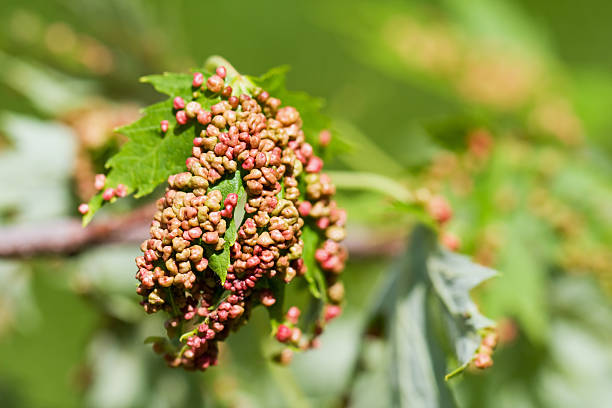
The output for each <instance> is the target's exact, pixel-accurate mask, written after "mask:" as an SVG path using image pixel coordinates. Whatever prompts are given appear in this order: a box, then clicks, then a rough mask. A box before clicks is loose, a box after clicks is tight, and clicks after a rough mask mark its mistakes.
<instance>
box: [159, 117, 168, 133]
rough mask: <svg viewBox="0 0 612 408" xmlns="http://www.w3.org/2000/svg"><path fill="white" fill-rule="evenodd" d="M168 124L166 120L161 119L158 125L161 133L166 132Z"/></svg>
mask: <svg viewBox="0 0 612 408" xmlns="http://www.w3.org/2000/svg"><path fill="white" fill-rule="evenodd" d="M168 126H169V123H168V121H167V120H162V121H161V122H159V127H160V128H161V131H162V132H163V133H166V132H167V131H168Z"/></svg>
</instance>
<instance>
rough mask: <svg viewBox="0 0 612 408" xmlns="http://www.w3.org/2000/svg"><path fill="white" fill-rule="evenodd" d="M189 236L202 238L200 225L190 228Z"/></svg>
mask: <svg viewBox="0 0 612 408" xmlns="http://www.w3.org/2000/svg"><path fill="white" fill-rule="evenodd" d="M189 236H190V237H191V238H193V239H196V238H200V237H201V236H202V229H201V228H200V227H194V228H192V229H190V230H189Z"/></svg>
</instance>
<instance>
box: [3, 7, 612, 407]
mask: <svg viewBox="0 0 612 408" xmlns="http://www.w3.org/2000/svg"><path fill="white" fill-rule="evenodd" d="M330 3H331V4H330ZM279 10H281V11H282V13H279ZM586 10H598V12H596V13H595V12H591V13H588V12H587V11H586ZM2 11H3V13H1V16H0V22H1V23H2V24H1V25H0V73H1V74H2V75H0V111H1V119H0V121H1V122H0V174H1V175H0V180H2V181H1V185H2V188H3V194H2V195H1V196H0V222H1V223H2V224H5V225H17V224H27V223H35V222H39V221H41V220H44V219H49V218H58V219H59V218H62V217H67V216H75V215H76V214H75V211H74V208H75V207H76V204H77V203H78V202H80V200H82V199H88V198H89V197H90V195H91V193H92V192H91V191H90V190H89V191H88V190H87V188H88V187H87V183H90V182H91V176H92V175H93V174H94V173H95V172H98V171H101V170H102V168H103V167H102V166H103V163H104V162H105V161H106V159H107V158H108V157H109V156H110V154H112V153H113V152H115V151H116V149H117V145H119V144H121V143H122V142H123V140H121V139H117V137H116V136H111V135H110V131H109V129H112V128H114V127H116V126H119V125H123V124H125V123H128V122H130V121H132V120H133V119H135V118H136V117H137V111H136V107H137V106H142V105H145V104H150V103H152V102H157V101H159V98H158V97H157V96H156V95H155V94H154V92H152V91H151V90H150V89H149V88H150V87H149V86H146V85H142V84H139V83H138V82H137V81H136V79H137V78H139V77H141V76H143V75H147V74H151V73H154V72H162V71H173V70H174V71H181V72H187V70H188V69H189V68H190V67H194V66H199V65H200V64H202V63H203V61H204V59H205V57H206V56H208V55H211V54H222V55H224V56H225V57H227V58H228V59H229V60H230V61H232V63H234V64H235V66H236V67H238V69H240V70H241V71H243V72H248V73H254V74H261V73H264V72H266V71H267V70H268V69H270V68H271V67H273V66H278V65H283V64H289V65H290V66H291V71H290V74H289V76H288V86H289V88H290V89H303V90H305V91H307V92H308V93H310V94H312V95H316V96H319V97H322V98H324V99H325V100H326V101H327V105H326V107H325V112H326V113H327V114H328V115H329V116H330V117H332V118H333V119H334V123H333V130H334V131H337V132H339V133H340V134H343V135H344V138H345V139H346V141H347V143H348V144H349V145H350V148H349V150H348V151H346V149H345V148H344V147H343V148H342V149H340V150H341V151H342V152H343V153H342V154H338V155H334V156H333V157H330V158H329V159H330V163H329V164H328V166H330V165H331V166H332V168H334V169H336V170H338V171H342V173H337V175H338V176H340V175H346V174H347V172H360V173H359V174H361V172H367V174H370V175H371V174H373V173H374V174H378V175H384V176H390V177H391V178H393V179H394V181H396V182H398V183H399V184H400V185H401V186H403V187H404V188H406V187H407V188H410V189H414V188H418V187H421V186H427V187H428V188H430V189H431V190H432V191H436V192H440V193H443V194H445V195H446V196H448V197H449V198H450V200H451V202H452V204H453V207H454V209H455V218H454V219H453V221H452V222H451V224H450V225H449V226H448V230H449V231H451V232H453V233H455V234H456V235H457V236H459V237H460V238H461V241H462V248H461V252H463V253H466V254H468V255H470V256H473V257H474V258H475V259H476V260H477V261H479V262H481V263H484V264H486V265H489V266H492V267H494V268H496V269H498V270H500V271H501V276H499V277H497V278H495V279H493V280H492V281H491V282H489V283H487V284H485V285H483V286H482V287H481V288H479V289H478V290H477V291H476V292H475V296H476V299H477V303H478V304H479V306H480V309H481V310H482V311H483V312H485V314H487V315H489V316H490V315H492V316H494V317H495V318H496V319H498V320H499V322H500V327H501V329H502V339H503V343H502V345H501V347H500V350H499V351H498V352H497V353H496V354H495V365H494V367H493V368H491V369H490V370H488V371H487V372H484V373H482V375H480V373H472V372H469V373H467V374H465V375H463V376H462V377H460V378H457V379H452V380H451V382H450V385H451V388H452V395H450V394H444V395H445V398H448V401H452V402H449V404H450V403H456V404H458V405H459V406H470V407H479V406H482V407H489V406H501V407H506V406H508V407H515V406H527V407H530V406H532V407H543V406H546V407H565V406H567V407H574V406H577V405H582V406H604V405H606V404H605V402H608V403H610V402H611V401H612V396H611V395H610V390H609V387H606V380H607V379H608V378H609V377H610V372H611V371H610V370H611V369H612V368H611V367H612V344H610V342H609V333H610V332H611V330H612V328H610V321H611V320H610V297H609V296H610V291H611V290H612V266H611V265H612V262H610V261H611V259H610V258H611V255H610V250H609V248H610V244H612V236H611V235H612V228H611V226H612V207H611V205H610V202H612V201H611V200H610V199H611V198H612V182H611V181H610V180H612V177H610V176H611V175H612V168H611V166H610V163H612V161H611V158H612V139H611V138H610V137H609V132H610V131H612V116H611V115H610V114H609V110H610V106H611V105H612V72H611V71H610V70H611V69H612V60H610V58H611V57H610V55H609V53H608V52H607V51H606V50H607V48H606V46H607V44H606V42H605V41H603V40H602V39H605V38H610V36H611V35H612V33H611V32H610V30H612V28H610V25H609V24H607V21H608V20H609V17H610V13H612V9H611V8H610V5H608V4H607V3H606V2H603V1H601V0H589V1H588V2H586V3H583V4H581V5H580V6H578V5H575V4H574V3H570V2H561V3H559V2H552V1H548V0H538V1H535V2H527V1H521V2H511V1H485V0H478V1H469V2H465V1H460V0H438V1H435V2H424V1H411V2H396V1H382V2H380V1H377V2H373V1H372V2H366V1H351V2H348V1H338V2H324V1H309V2H305V3H301V4H298V5H292V6H289V5H288V4H287V3H286V2H248V1H239V2H234V3H232V7H231V8H230V7H229V6H222V7H218V8H216V7H213V5H212V4H209V3H204V2H199V1H195V0H192V1H180V2H161V1H144V0H141V1H132V2H124V1H119V0H112V1H94V2H86V3H83V2H76V1H42V0H34V1H31V2H28V3H27V4H25V3H23V2H19V1H14V0H7V1H4V2H3V4H2ZM348 174H350V173H348ZM15 175H17V177H16V176H15ZM17 179H18V180H19V182H15V181H14V180H17ZM363 180H367V179H363ZM336 182H337V183H338V185H339V190H340V197H339V200H340V201H341V205H342V206H344V207H346V208H348V210H349V219H350V220H351V226H352V227H353V231H354V232H353V234H352V236H354V237H357V238H359V239H362V240H363V239H367V237H376V239H380V240H385V239H388V237H391V238H392V240H393V239H396V240H401V239H402V238H404V237H405V236H406V235H407V233H408V231H410V230H411V229H412V226H413V225H414V224H415V222H416V220H417V219H418V217H415V214H414V213H413V212H406V211H404V210H405V209H402V208H401V207H398V206H397V205H393V204H392V200H391V199H390V198H389V197H388V195H387V194H385V192H384V189H381V191H382V192H378V193H374V192H371V191H364V190H363V189H360V188H359V186H355V182H354V179H351V178H348V179H346V178H345V179H342V178H341V177H338V178H337V181H336ZM343 185H344V188H343ZM395 198H397V197H395ZM133 205H134V204H133V203H132V202H130V201H126V202H125V203H123V204H118V206H117V207H119V208H110V209H109V210H108V211H111V212H112V211H117V212H120V211H122V210H125V209H128V208H130V207H131V206H133ZM121 206H123V208H121ZM363 236H365V237H366V238H364V237H363ZM370 239H372V238H370ZM137 252H138V250H137V248H136V247H134V248H129V247H121V246H116V245H107V246H101V247H99V248H96V249H93V250H90V251H87V252H86V253H83V254H80V255H78V256H75V257H65V258H52V259H51V258H34V259H32V260H28V261H11V260H0V274H1V276H3V277H4V279H3V282H5V283H3V284H2V285H0V291H1V292H2V295H1V296H0V308H1V310H2V311H1V312H0V345H1V347H0V361H2V364H0V401H2V402H3V406H9V407H10V406H19V407H20V406H31V407H38V406H41V407H42V406H45V407H48V406H58V407H60V406H61V407H70V406H83V405H87V406H94V407H119V406H159V407H164V406H177V405H185V404H187V403H191V404H194V403H197V401H202V403H205V404H208V405H212V406H217V405H218V406H266V407H273V406H279V407H281V406H295V407H300V406H339V405H341V404H342V403H347V404H349V405H350V406H372V404H374V403H381V401H385V399H384V398H386V397H383V395H387V394H385V391H384V390H386V389H388V387H389V383H388V381H389V380H388V378H389V377H388V369H389V367H392V363H393V361H389V360H390V357H389V356H390V354H389V347H390V346H389V344H387V343H385V342H384V341H382V340H381V337H380V330H377V328H376V327H368V324H367V323H368V322H367V316H368V315H369V313H370V310H371V309H370V307H371V305H373V304H375V303H376V301H377V300H378V299H377V297H380V296H381V293H384V287H385V283H386V282H387V280H388V278H389V276H390V274H391V272H390V271H392V270H393V269H392V268H393V266H394V265H396V264H395V263H394V262H395V261H393V260H392V259H391V258H390V257H389V256H388V255H385V254H379V255H374V256H372V255H371V254H362V255H360V254H355V255H354V258H353V260H352V261H351V262H350V263H349V265H348V268H347V271H346V276H347V278H346V292H347V296H348V299H347V306H346V310H345V313H344V314H343V315H342V317H341V318H340V319H339V320H338V321H337V322H335V323H334V324H332V325H330V326H329V332H328V333H326V334H325V336H324V337H323V339H322V343H323V346H322V347H321V349H318V350H316V351H313V352H309V353H306V354H304V355H301V356H296V358H295V361H294V363H293V364H292V366H290V367H289V368H282V367H279V366H277V365H274V364H272V363H267V362H266V363H265V364H262V361H264V358H263V356H268V355H269V354H270V350H268V349H266V347H267V346H266V344H268V343H267V340H268V339H267V336H268V334H269V327H268V323H267V322H266V319H267V318H266V316H265V315H264V313H255V315H254V317H253V321H252V322H251V324H250V325H249V326H246V327H245V328H244V329H243V330H242V331H241V332H239V333H238V334H237V335H236V337H235V338H234V339H232V340H231V341H230V345H229V347H228V348H227V349H226V354H225V355H224V356H223V361H222V363H221V364H222V366H223V368H222V369H221V368H216V369H214V370H211V371H209V372H207V373H206V374H205V375H186V374H184V373H181V372H175V371H172V370H167V369H165V368H164V366H163V364H161V363H159V362H157V360H156V358H155V356H153V355H152V353H151V352H150V350H149V349H148V348H147V347H145V346H143V345H142V343H141V339H142V338H144V337H146V336H148V335H151V334H156V333H153V332H152V331H154V330H155V328H156V327H161V325H160V324H159V322H152V321H151V319H146V318H144V316H143V314H142V313H141V311H140V310H139V309H138V306H137V299H136V296H135V294H134V293H133V289H134V287H135V281H134V280H133V279H132V278H133V270H134V265H133V257H134V256H136V255H137ZM9 282H10V284H9ZM260 312H261V311H260ZM361 333H367V334H366V335H365V337H363V336H362V335H361ZM364 338H365V339H366V341H365V342H364V344H361V343H362V339H364ZM253 339H261V344H260V343H259V340H257V341H254V340H253ZM358 351H360V353H359V354H358V353H357V352H358ZM357 356H359V358H357ZM356 366H358V367H359V368H360V371H359V374H358V375H356V376H355V375H354V372H355V371H354V369H355V367H356ZM370 389H373V390H374V389H375V390H382V391H380V392H379V393H372V392H366V391H364V390H370ZM32 390H36V392H32ZM373 397H374V398H375V399H374V400H373V401H372V400H371V398H373ZM379 398H380V399H379ZM347 401H348V402H347ZM386 401H387V404H388V405H389V406H391V405H392V404H393V400H386ZM368 404H369V405H368Z"/></svg>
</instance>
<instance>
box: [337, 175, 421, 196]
mask: <svg viewBox="0 0 612 408" xmlns="http://www.w3.org/2000/svg"><path fill="white" fill-rule="evenodd" d="M328 174H329V176H330V177H331V178H332V180H333V181H334V183H335V184H336V187H338V188H341V189H345V190H374V191H377V192H379V193H383V194H385V195H388V196H389V197H391V198H394V199H395V200H398V201H401V202H403V203H412V202H413V201H414V196H413V194H412V192H411V191H410V190H408V189H407V188H406V187H405V186H403V185H402V184H400V183H398V182H397V181H395V180H392V179H390V178H388V177H385V176H382V175H380V174H375V173H365V172H352V171H330V172H328Z"/></svg>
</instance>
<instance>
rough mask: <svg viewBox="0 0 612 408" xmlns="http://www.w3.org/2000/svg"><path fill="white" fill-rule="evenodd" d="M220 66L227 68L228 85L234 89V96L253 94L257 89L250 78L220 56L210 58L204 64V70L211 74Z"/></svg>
mask: <svg viewBox="0 0 612 408" xmlns="http://www.w3.org/2000/svg"><path fill="white" fill-rule="evenodd" d="M219 66H224V67H225V70H226V71H227V83H228V84H229V85H230V86H231V87H232V88H233V90H234V92H233V94H234V95H240V94H241V93H249V94H252V93H253V91H254V90H255V88H257V87H256V86H255V84H254V83H253V82H252V81H251V80H250V79H249V77H248V76H246V75H241V74H240V73H239V72H238V70H237V69H236V68H234V66H233V65H232V64H230V63H229V61H228V60H226V59H225V58H223V57H221V56H219V55H212V56H210V57H208V59H207V60H206V62H205V63H204V69H205V70H206V71H209V72H215V70H216V69H217V67H219ZM251 96H253V95H251Z"/></svg>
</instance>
